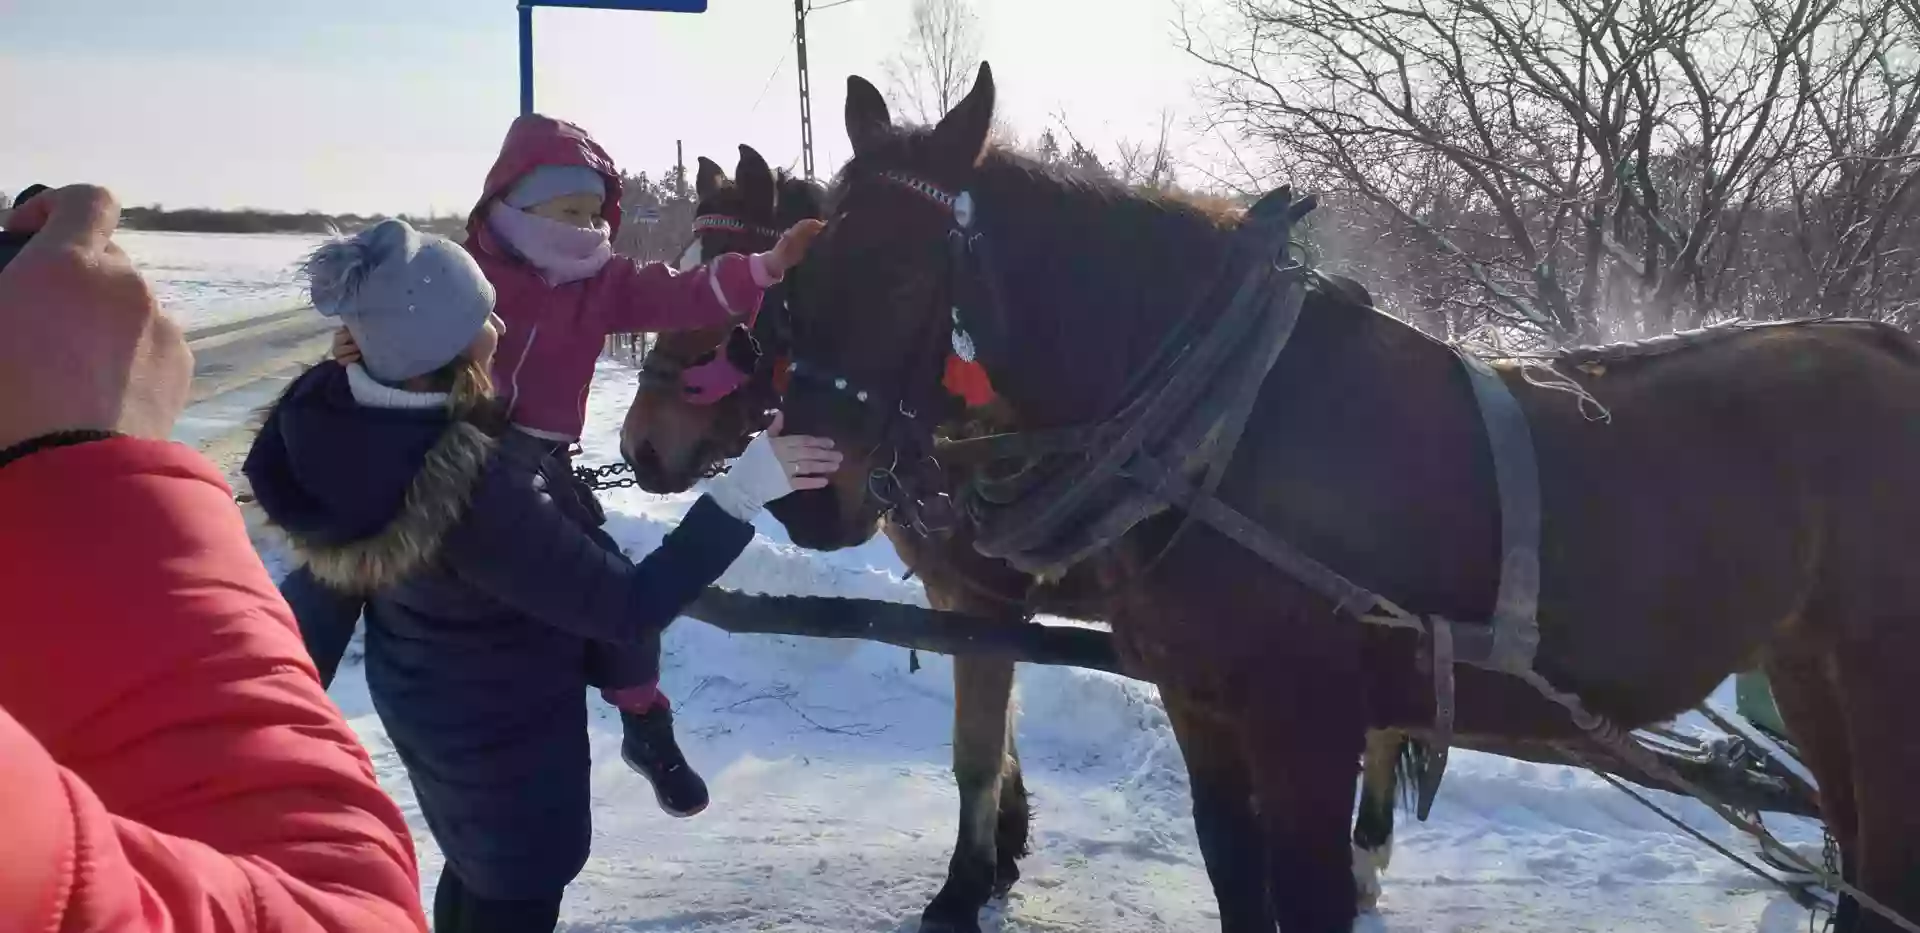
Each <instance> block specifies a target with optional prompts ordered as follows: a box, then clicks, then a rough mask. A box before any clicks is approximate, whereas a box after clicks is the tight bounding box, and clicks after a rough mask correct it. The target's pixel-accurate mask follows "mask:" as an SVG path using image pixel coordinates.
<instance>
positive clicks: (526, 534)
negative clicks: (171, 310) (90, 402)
mask: <svg viewBox="0 0 1920 933" xmlns="http://www.w3.org/2000/svg"><path fill="white" fill-rule="evenodd" d="M560 470H561V468H560V467H559V466H558V465H557V464H556V463H554V462H553V461H552V460H551V459H550V458H547V457H545V456H542V455H541V454H540V452H539V451H538V450H537V449H536V448H535V445H523V444H516V443H511V442H504V443H503V442H501V441H499V440H496V439H494V438H492V437H490V436H488V434H487V433H485V432H483V431H482V430H481V429H479V428H478V427H476V426H475V425H473V424H470V423H467V422H464V421H456V420H453V419H452V418H451V417H450V416H449V415H448V414H447V413H446V412H445V411H443V410H439V409H433V410H418V409H413V410H406V409H384V408H369V407H363V406H361V405H359V404H358V403H356V402H355V401H354V398H353V394H352V391H351V389H350V388H349V385H348V380H347V376H346V370H345V368H344V367H342V366H340V365H339V364H337V363H332V362H327V363H322V364H320V365H319V366H316V367H315V368H314V369H312V370H310V371H309V372H307V373H305V374H304V375H302V376H301V377H300V378H299V379H298V380H296V381H295V382H294V384H293V385H292V386H291V387H290V388H289V389H288V391H287V393H286V395H285V396H283V397H282V398H281V400H280V401H279V402H278V403H277V404H276V405H275V406H274V408H273V410H272V411H271V412H270V414H269V415H268V418H267V421H266V424H265V425H264V427H262V429H261V432H260V435H259V437H258V438H256V439H255V442H254V446H253V450H252V451H251V452H250V453H249V454H248V457H247V462H246V466H245V472H246V475H247V479H248V481H249V483H250V484H251V485H252V487H253V493H254V495H255V497H256V498H257V500H258V502H259V504H260V507H261V509H262V510H263V511H264V512H265V513H266V515H267V518H268V520H269V521H270V523H271V524H273V525H274V526H275V527H277V528H278V529H280V530H281V531H282V532H284V533H285V534H286V536H287V538H288V540H289V541H290V543H291V544H292V546H293V549H294V551H295V552H296V553H297V554H298V556H299V557H300V558H302V560H303V561H304V562H305V564H306V565H307V567H309V568H310V570H311V573H312V577H313V578H314V580H315V581H317V582H318V583H320V584H322V585H323V586H324V587H325V588H326V589H327V590H331V591H333V592H334V593H335V594H348V598H349V599H351V598H363V599H365V600H366V603H365V606H366V619H367V660H366V669H367V684H368V687H369V690H370V692H371V693H372V697H373V701H374V707H375V709H376V710H377V711H378V712H379V714H380V719H381V722H382V723H384V724H385V726H386V729H387V735H388V737H389V738H390V739H391V740H392V741H393V743H394V747H395V749H396V751H398V752H399V754H400V759H401V761H402V762H403V763H404V764H405V765H406V768H407V776H408V778H409V779H410V780H411V781H412V782H413V787H414V790H415V793H416V795H417V796H418V798H419V801H420V810H421V813H422V815H423V816H424V817H425V818H426V821H427V826H428V827H429V828H430V829H431V830H432V831H433V835H434V838H435V839H436V840H437V841H438V842H439V843H440V847H441V849H442V850H443V851H444V852H445V853H446V857H447V860H448V862H449V864H451V865H452V866H453V868H454V870H455V871H456V872H457V873H458V874H459V876H460V878H461V880H462V881H463V882H465V883H466V885H467V887H468V888H470V889H472V890H473V891H474V893H476V894H478V895H480V896H482V897H486V898H491V899H501V900H522V899H540V898H548V897H553V896H555V895H557V894H558V893H559V892H560V891H561V890H562V889H563V888H565V887H566V885H567V883H568V882H570V881H571V880H572V879H573V877H574V876H575V875H576V874H577V873H578V872H579V870H580V867H581V866H582V865H583V864H584V863H585V862H586V858H587V847H588V839H589V837H590V835H591V825H590V822H589V819H590V818H589V812H588V765H589V752H588V748H587V721H586V720H587V714H586V691H585V687H586V680H585V675H584V663H583V662H584V654H585V651H586V648H587V644H588V642H589V640H590V639H599V640H603V641H624V642H632V641H637V640H641V639H645V638H648V637H657V635H658V633H659V631H660V630H661V629H663V628H665V627H666V625H667V624H668V623H670V622H672V621H673V620H674V618H675V617H677V616H678V615H679V614H680V611H681V610H682V609H684V608H685V607H686V606H687V604H688V603H690V602H692V600H693V599H694V598H695V597H696V596H698V595H699V594H700V592H701V591H702V590H703V589H705V588H706V587H707V586H708V585H709V584H711V583H712V582H713V581H714V580H716V579H718V578H719V576H720V574H722V573H723V572H725V570H726V568H727V566H728V565H729V564H731V563H732V562H733V560H734V559H735V558H736V557H738V556H739V555H740V552H741V551H742V550H744V549H745V548H746V545H747V543H748V542H749V541H751V540H752V539H753V529H752V526H750V525H748V524H747V523H745V522H742V521H739V520H737V519H735V518H733V517H732V516H731V515H728V514H727V513H726V512H725V511H724V510H722V509H721V508H720V507H719V506H718V505H716V504H715V503H714V502H713V500H711V499H708V498H705V497H702V498H701V499H700V500H699V501H697V502H696V503H695V504H694V506H693V508H692V510H690V511H689V512H688V513H687V517H686V519H685V520H684V521H683V522H682V523H681V524H680V527H678V528H676V529H674V531H673V532H672V533H671V534H669V535H667V537H666V539H665V540H664V541H662V542H661V544H660V547H659V548H658V549H656V550H655V551H654V552H653V553H652V554H650V555H648V556H647V557H646V559H644V560H642V561H641V562H640V563H639V564H638V565H637V566H636V565H635V564H633V563H632V562H631V561H629V560H628V559H627V558H626V557H624V556H623V555H621V554H620V553H619V551H618V550H617V548H614V547H613V546H612V542H611V540H610V539H608V538H607V537H606V535H605V534H604V533H603V532H601V531H599V529H598V528H594V527H592V526H593V524H594V522H593V517H592V516H591V513H590V512H589V511H588V508H589V506H587V505H586V504H584V503H582V502H580V501H579V499H578V497H577V496H575V495H574V493H573V489H574V486H573V484H571V483H570V482H568V479H567V478H566V477H564V476H562V475H561V474H560ZM549 490H552V491H553V494H552V495H550V494H549ZM352 594H358V595H357V597H356V596H353V595H352ZM336 598H339V597H337V596H336Z"/></svg>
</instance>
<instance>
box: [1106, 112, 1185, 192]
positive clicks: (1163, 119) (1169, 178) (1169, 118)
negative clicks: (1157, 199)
mask: <svg viewBox="0 0 1920 933" xmlns="http://www.w3.org/2000/svg"><path fill="white" fill-rule="evenodd" d="M1172 140H1173V111H1172V110H1161V111H1160V125H1159V129H1158V131H1157V133H1156V135H1155V136H1154V137H1153V138H1152V139H1151V140H1131V139H1125V138H1122V139H1121V140H1120V141H1119V142H1117V143H1115V144H1114V148H1115V149H1116V150H1118V152H1119V157H1118V158H1117V159H1116V160H1115V161H1114V167H1113V174H1114V176H1115V177H1116V178H1118V179H1120V182H1121V183H1122V184H1126V185H1132V186H1134V187H1138V188H1145V189H1149V190H1154V191H1167V190H1171V189H1172V188H1173V187H1174V185H1175V178H1174V155H1173V146H1172Z"/></svg>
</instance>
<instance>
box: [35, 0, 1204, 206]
mask: <svg viewBox="0 0 1920 933" xmlns="http://www.w3.org/2000/svg"><path fill="white" fill-rule="evenodd" d="M815 2H816V4H817V5H820V6H825V5H826V3H827V2H828V0H815ZM973 2H974V8H975V10H976V12H978V14H979V15H980V19H981V25H982V26H983V39H984V43H983V45H984V52H985V57H986V58H987V59H988V61H990V62H992V64H993V67H994V74H995V79H996V82H997V84H998V86H999V91H1000V101H1001V108H1002V113H1004V114H1006V115H1008V117H1009V118H1010V120H1011V123H1012V124H1013V126H1014V128H1015V129H1016V131H1018V132H1019V133H1020V134H1021V135H1022V136H1025V137H1031V136H1033V135H1036V134H1037V133H1038V132H1039V131H1040V129H1041V128H1043V127H1044V126H1046V125H1047V124H1048V123H1049V122H1050V118H1051V115H1052V114H1054V113H1055V112H1057V111H1061V110H1064V111H1065V112H1066V113H1067V114H1068V115H1069V116H1070V118H1071V119H1072V122H1073V124H1074V127H1075V130H1076V132H1078V133H1079V134H1080V135H1081V136H1082V138H1084V139H1086V140H1087V141H1089V142H1098V143H1099V144H1100V145H1102V146H1103V147H1104V146H1108V145H1110V144H1111V142H1112V141H1113V140H1114V139H1116V138H1119V137H1143V136H1149V135H1151V134H1152V132H1153V131H1154V129H1155V127H1156V126H1157V123H1158V115H1159V113H1160V111H1161V109H1162V108H1172V109H1173V110H1174V111H1175V112H1176V113H1178V114H1181V115H1183V116H1187V117H1191V116H1193V115H1195V114H1196V113H1197V106H1196V104H1195V98H1194V96H1193V88H1194V83H1195V81H1196V80H1197V79H1198V78H1199V77H1200V76H1201V72H1200V70H1199V69H1198V67H1197V66H1196V65H1194V64H1193V63H1191V62H1190V61H1189V60H1188V59H1187V57H1186V55H1185V53H1184V52H1182V51H1180V50H1179V49H1178V48H1177V47H1176V45H1175V44H1174V41H1173V36H1174V28H1173V25H1172V23H1173V21H1174V20H1175V19H1176V17H1177V15H1178V12H1179V7H1178V6H1177V3H1178V2H1179V0H973ZM515 6H516V4H515V2H514V0H324V2H323V0H164V2H162V0H0V89H4V92H0V190H3V191H15V190H18V189H19V188H21V187H23V186H25V185H26V184H27V183H29V182H33V181H42V182H46V183H50V184H58V183H62V182H67V181H75V180H88V181H98V182H104V183H106V184H108V185H110V186H111V187H113V188H114V189H115V190H116V191H118V192H119V193H120V194H121V197H122V199H123V201H125V202H127V203H133V204H146V203H155V202H158V203H163V204H166V205H169V206H176V207H177V206H189V205H211V206H221V207H235V206H240V205H254V206H260V207H269V208H280V209H301V208H316V209H320V210H326V211H349V210H351V211H361V212H372V211H387V212H396V211H403V210H404V211H418V210H429V209H434V210H439V211H443V212H445V211H464V210H466V209H467V208H468V207H469V206H471V201H472V199H473V198H474V197H475V195H476V193H477V191H478V188H479V185H480V181H481V178H482V177H483V176H484V174H485V171H486V168H487V165H488V164H489V163H490V162H491V160H492V157H493V155H494V153H495V151H496V149H497V147H498V145H499V140H500V136H501V134H502V133H503V132H504V131H505V129H506V126H507V123H508V122H509V121H511V120H512V118H513V116H514V115H515V114H516V113H517V112H518V107H519V91H518V75H517V64H516V62H517V58H516V56H517V52H516V43H517V38H516V37H517V33H516V18H515ZM910 6H911V0H853V2H850V3H847V4H845V5H842V6H836V7H834V8H832V9H826V10H820V11H818V12H816V13H815V14H814V15H813V16H812V17H810V18H809V20H808V39H809V50H810V55H811V58H812V72H813V80H814V123H815V151H816V157H817V160H818V167H819V169H820V171H821V172H822V173H823V174H825V173H827V172H830V171H831V170H832V169H833V168H835V167H837V166H838V165H839V164H840V163H841V162H842V161H844V160H845V158H846V155H847V145H846V134H845V129H844V126H843V124H842V121H841V118H840V114H841V105H842V102H843V99H844V97H845V88H846V76H847V75H848V74H849V73H857V74H860V75H862V76H864V77H866V78H868V79H869V80H872V81H874V82H875V83H876V84H880V85H881V86H882V88H883V89H885V86H886V85H885V81H884V78H885V75H884V71H883V63H884V62H885V61H886V60H887V59H888V58H889V56H890V55H891V54H892V52H893V50H894V48H895V47H896V46H897V44H898V43H899V40H900V38H901V36H902V35H903V34H904V33H905V30H906V25H907V18H908V11H909V9H910ZM792 25H793V7H792V3H791V2H790V0H710V9H709V10H708V12H707V13H704V14H700V15H687V14H668V13H627V12H604V11H595V10H567V9H542V10H538V11H536V13H535V34H536V38H537V42H536V53H537V61H536V68H537V83H536V93H537V100H536V106H537V107H538V109H540V110H541V111H543V112H547V113H551V114H553V115H555V116H560V117H565V118H567V119H571V120H575V121H577V122H580V123H582V124H583V125H585V126H586V127H587V128H588V129H589V130H590V131H592V132H593V133H594V134H595V136H597V137H598V138H599V139H600V140H601V141H602V142H603V143H604V144H605V145H606V146H607V148H608V149H609V150H610V151H611V152H612V153H613V155H614V158H615V159H616V160H617V161H618V162H619V163H620V164H621V166H622V167H624V168H627V169H628V170H629V171H634V170H646V171H648V172H649V173H650V174H654V175H658V173H659V170H660V169H662V168H664V167H665V166H667V165H669V164H671V163H672V161H673V157H674V140H675V138H680V139H684V140H685V142H686V153H687V164H688V165H689V166H691V165H692V164H693V161H694V158H695V157H696V156H699V155H708V156H711V157H714V158H715V159H716V160H717V161H720V162H721V164H722V165H724V166H726V167H728V169H729V170H730V169H731V168H732V165H733V161H734V152H735V150H734V147H735V146H736V145H737V144H738V143H742V142H745V143H749V144H752V145H754V146H755V147H756V148H758V149H760V151H761V152H762V153H764V154H765V155H766V156H767V158H768V159H769V160H770V161H772V162H774V163H775V164H777V165H778V164H788V165H793V166H795V167H797V166H798V158H799V116H798V113H799V111H798V104H797V102H796V100H795V97H796V91H795V75H794V63H793V57H792V55H791V49H792V41H791V37H792ZM776 64H778V66H779V67H778V69H777V71H776V69H775V66H776ZM769 76H771V81H769ZM1108 151H1109V152H1110V150H1108Z"/></svg>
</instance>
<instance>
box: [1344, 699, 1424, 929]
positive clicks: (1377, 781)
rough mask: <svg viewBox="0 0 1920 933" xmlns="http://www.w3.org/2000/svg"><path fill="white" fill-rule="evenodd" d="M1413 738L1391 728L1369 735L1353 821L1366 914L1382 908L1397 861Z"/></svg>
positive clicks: (1355, 855) (1355, 862)
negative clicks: (1397, 830)
mask: <svg viewBox="0 0 1920 933" xmlns="http://www.w3.org/2000/svg"><path fill="white" fill-rule="evenodd" d="M1412 741H1413V740H1412V739H1409V738H1407V737H1406V735H1405V734H1404V733H1400V732H1395V731H1393V730H1391V729H1379V730H1375V731H1373V732H1369V733H1367V750H1366V753H1365V761H1364V763H1363V764H1362V766H1361V769H1360V806H1359V809H1358V811H1357V812H1356V813H1355V814H1354V818H1353V883H1354V886H1355V887H1357V888H1359V891H1360V894H1359V899H1358V902H1357V903H1358V904H1359V906H1360V910H1361V911H1362V912H1363V913H1364V912H1366V911H1371V910H1373V909H1375V908H1377V907H1378V906H1379V905H1380V877H1381V876H1382V875H1384V874H1386V871H1387V864H1388V863H1389V862H1391V861H1392V860H1393V807H1394V803H1395V798H1396V797H1398V796H1399V781H1400V770H1399V769H1400V760H1401V754H1402V752H1401V749H1402V748H1404V747H1405V746H1406V745H1407V744H1408V743H1410V742H1412Z"/></svg>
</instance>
